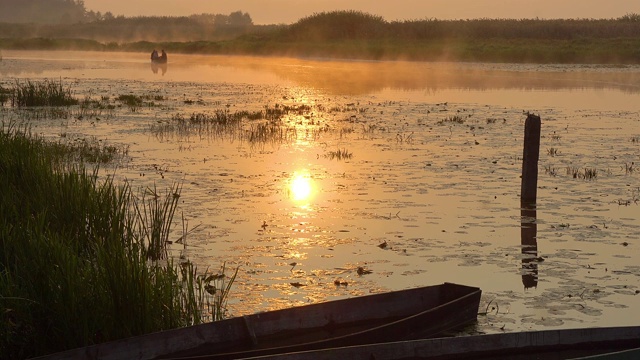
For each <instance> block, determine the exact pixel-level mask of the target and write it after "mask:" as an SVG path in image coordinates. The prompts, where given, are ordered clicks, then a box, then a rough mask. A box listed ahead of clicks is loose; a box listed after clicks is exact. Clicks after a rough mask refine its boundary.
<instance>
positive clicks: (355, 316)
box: [41, 283, 481, 359]
mask: <svg viewBox="0 0 640 360" xmlns="http://www.w3.org/2000/svg"><path fill="white" fill-rule="evenodd" d="M480 296H481V290H480V289H478V288H475V287H469V286H464V285H457V284H451V283H444V284H440V285H434V286H427V287H421V288H416V289H408V290H401V291H395V292H389V293H382V294H374V295H367V296H360V297H355V298H349V299H341V300H336V301H329V302H326V303H318V304H311V305H305V306H300V307H296V308H290V309H282V310H276V311H269V312H264V313H258V314H252V315H247V316H244V317H237V318H231V319H227V320H222V321H216V322H212V323H207V324H201V325H196V326H191V327H187V328H181V329H174V330H167V331H163V332H158V333H154V334H148V335H142V336H137V337H132V338H128V339H123V340H118V341H113V342H109V343H103V344H98V345H93V346H89V347H86V348H81V349H74V350H70V351H66V352H62V353H57V354H52V355H49V356H46V357H42V358H41V359H63V358H75V359H98V358H99V359H155V358H177V357H189V356H198V355H207V358H216V359H223V358H241V357H249V356H261V355H268V354H279V353H290V352H296V351H302V350H311V349H324V348H331V347H342V346H349V345H362V344H372V343H378V342H386V341H394V340H400V339H403V340H406V339H419V338H426V337H434V336H438V335H440V334H442V333H444V332H447V331H450V330H454V329H457V328H460V327H462V326H464V325H466V324H469V323H471V322H474V321H475V320H476V317H477V312H478V306H479V303H480Z"/></svg>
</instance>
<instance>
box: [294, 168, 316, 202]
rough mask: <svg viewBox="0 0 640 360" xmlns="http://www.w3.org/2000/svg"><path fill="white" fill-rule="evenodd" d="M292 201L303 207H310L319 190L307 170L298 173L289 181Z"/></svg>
mask: <svg viewBox="0 0 640 360" xmlns="http://www.w3.org/2000/svg"><path fill="white" fill-rule="evenodd" d="M289 191H290V193H291V199H292V200H293V201H294V203H296V204H297V205H299V206H301V207H304V208H306V207H308V206H309V203H310V202H311V201H312V200H313V197H314V196H315V194H316V192H317V189H316V186H315V183H314V181H313V179H311V175H310V174H309V172H308V171H306V170H301V171H296V172H295V173H294V175H293V177H292V178H291V179H290V180H289Z"/></svg>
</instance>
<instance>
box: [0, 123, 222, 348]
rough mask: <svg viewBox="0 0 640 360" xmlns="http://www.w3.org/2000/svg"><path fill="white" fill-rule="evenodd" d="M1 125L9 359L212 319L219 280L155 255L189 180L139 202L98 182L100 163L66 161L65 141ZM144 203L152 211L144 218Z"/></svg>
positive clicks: (1, 288)
mask: <svg viewBox="0 0 640 360" xmlns="http://www.w3.org/2000/svg"><path fill="white" fill-rule="evenodd" d="M0 130H1V131H0V173H1V174H2V176H0V192H1V193H2V196H0V294H1V295H0V314H1V315H0V316H1V317H0V353H1V354H2V357H3V358H7V359H13V358H16V359H21V358H28V357H32V356H38V355H43V354H47V353H52V352H56V351H61V350H65V349H69V348H75V347H80V346H87V345H91V344H95V343H99V342H103V341H109V340H115V339H119V338H124V337H129V336H134V335H140V334H144V333H150V332H155V331H159V330H164V329H170V328H176V327H182V326H187V325H191V324H198V323H200V322H202V321H203V319H205V315H206V311H207V308H208V307H210V306H211V301H212V300H211V299H212V297H211V296H210V295H209V293H207V292H206V287H207V286H210V283H211V282H212V281H214V280H215V279H213V278H211V279H207V278H199V277H198V275H197V269H196V268H195V266H194V265H193V264H192V263H191V262H189V261H183V262H182V263H181V264H174V262H173V260H172V259H168V260H162V261H161V260H155V259H157V258H159V257H161V256H158V254H160V253H162V250H158V249H157V248H155V245H154V244H152V243H151V242H150V240H149V239H150V238H154V237H157V239H158V241H166V239H167V236H168V233H169V227H170V225H169V224H171V222H172V221H173V219H172V216H173V214H174V213H175V206H176V199H177V197H179V193H180V186H178V185H175V186H174V187H173V188H172V189H170V190H169V191H168V195H167V196H168V200H167V199H166V197H163V196H162V195H161V194H158V192H157V191H156V192H155V193H153V194H151V195H152V196H151V197H150V198H145V204H146V205H140V203H139V201H140V200H136V197H135V196H134V193H135V192H134V191H132V189H131V188H130V187H129V186H127V185H126V184H124V185H121V186H116V185H115V184H114V183H113V182H112V180H109V179H107V180H104V181H101V182H99V181H98V180H97V178H98V177H97V171H96V170H94V171H87V170H86V169H84V168H83V167H81V166H79V165H73V164H69V163H67V162H66V161H65V156H61V154H60V151H61V149H60V148H59V147H56V146H52V145H51V144H50V143H48V142H45V141H44V140H42V139H40V138H36V137H35V136H33V135H30V134H29V133H28V131H26V130H25V129H18V128H17V127H16V126H15V125H8V126H7V125H5V124H3V125H2V128H1V129H0ZM136 201H138V205H137V207H136ZM145 206H146V207H147V209H148V208H152V209H153V210H152V211H151V216H146V217H145V216H140V213H141V212H144V210H141V209H142V208H144V207H145ZM136 209H137V210H136ZM155 209H160V211H156V210H155ZM165 209H166V210H167V211H165ZM154 211H155V212H154ZM165 257H166V256H165ZM229 286H230V285H229ZM229 286H227V287H225V288H224V291H227V292H228V291H229ZM213 300H215V298H214V299H213ZM223 305H224V304H223Z"/></svg>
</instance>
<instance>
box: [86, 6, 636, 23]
mask: <svg viewBox="0 0 640 360" xmlns="http://www.w3.org/2000/svg"><path fill="white" fill-rule="evenodd" d="M84 3H85V7H86V8H87V9H88V10H93V11H100V12H103V13H104V12H106V11H111V12H112V13H113V14H114V15H125V16H139V15H149V16H151V15H160V16H172V15H173V16H181V15H191V14H200V13H213V14H229V13H231V12H233V11H238V10H241V11H243V12H248V13H249V15H251V18H252V19H253V22H254V23H255V24H281V23H285V24H289V23H293V22H295V21H297V20H299V19H300V18H303V17H305V16H309V15H312V14H313V13H317V12H323V11H332V10H361V11H364V12H367V13H371V14H375V15H381V16H383V17H384V18H385V19H387V20H416V19H425V18H437V19H477V18H515V19H522V18H535V17H539V18H545V19H549V18H564V19H567V18H617V17H619V16H622V15H625V14H627V13H637V14H640V1H638V0H85V1H84Z"/></svg>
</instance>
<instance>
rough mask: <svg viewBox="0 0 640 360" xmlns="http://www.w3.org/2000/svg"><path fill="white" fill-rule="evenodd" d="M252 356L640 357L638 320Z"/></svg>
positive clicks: (293, 359)
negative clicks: (616, 324)
mask: <svg viewBox="0 0 640 360" xmlns="http://www.w3.org/2000/svg"><path fill="white" fill-rule="evenodd" d="M252 359H254V360H258V359H260V360H275V359H277V360H311V359H313V360H323V359H350V360H358V359H361V360H369V359H376V360H391V359H393V360H398V359H509V360H511V359H518V360H526V359H584V360H586V359H589V360H594V359H597V360H605V359H607V360H608V359H611V360H613V359H615V360H621V359H640V326H630V327H608V328H587V329H566V330H544V331H530V332H518V333H503V334H491V335H476V336H460V337H451V338H438V339H419V340H411V341H397V342H387V343H379V344H369V345H360V346H347V347H340V348H325V349H320V350H314V351H302V352H296V353H288V354H278V355H270V356H258V357H254V358H252Z"/></svg>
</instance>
